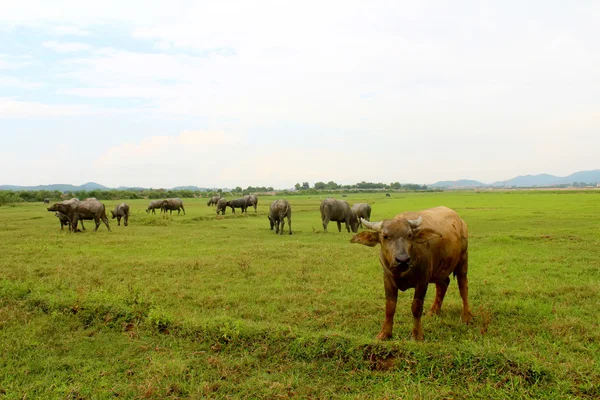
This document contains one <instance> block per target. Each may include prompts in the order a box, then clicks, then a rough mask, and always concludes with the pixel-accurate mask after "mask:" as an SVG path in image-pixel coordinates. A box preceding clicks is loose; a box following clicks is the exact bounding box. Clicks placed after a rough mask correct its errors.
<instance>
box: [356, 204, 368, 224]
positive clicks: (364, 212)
mask: <svg viewBox="0 0 600 400" xmlns="http://www.w3.org/2000/svg"><path fill="white" fill-rule="evenodd" d="M352 211H353V212H354V214H356V218H357V219H358V226H359V227H361V228H362V222H361V220H360V219H361V218H363V219H366V220H367V221H370V220H371V206H370V205H368V204H367V203H356V204H354V205H353V206H352Z"/></svg>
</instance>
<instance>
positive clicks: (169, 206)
mask: <svg viewBox="0 0 600 400" xmlns="http://www.w3.org/2000/svg"><path fill="white" fill-rule="evenodd" d="M161 209H162V210H163V211H164V212H165V213H166V212H167V211H170V212H171V215H173V210H177V215H179V214H180V213H181V211H183V215H185V208H183V201H181V199H178V198H175V199H166V200H163V202H162V206H161Z"/></svg>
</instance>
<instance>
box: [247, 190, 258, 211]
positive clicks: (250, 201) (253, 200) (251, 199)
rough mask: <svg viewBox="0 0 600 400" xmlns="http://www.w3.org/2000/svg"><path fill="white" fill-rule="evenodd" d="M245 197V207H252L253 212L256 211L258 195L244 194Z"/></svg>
mask: <svg viewBox="0 0 600 400" xmlns="http://www.w3.org/2000/svg"><path fill="white" fill-rule="evenodd" d="M244 199H246V207H247V208H250V207H254V212H256V206H258V197H257V196H256V195H255V194H249V195H248V196H244Z"/></svg>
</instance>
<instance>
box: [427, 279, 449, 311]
mask: <svg viewBox="0 0 600 400" xmlns="http://www.w3.org/2000/svg"><path fill="white" fill-rule="evenodd" d="M448 285H450V278H446V279H444V281H443V282H437V283H436V284H435V301H434V302H433V305H432V306H431V310H430V311H429V314H438V313H439V312H440V310H441V309H442V303H443V302H444V296H445V295H446V291H447V290H448Z"/></svg>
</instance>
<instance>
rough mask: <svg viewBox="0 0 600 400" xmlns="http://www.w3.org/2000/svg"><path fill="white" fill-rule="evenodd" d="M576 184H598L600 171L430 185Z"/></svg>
mask: <svg viewBox="0 0 600 400" xmlns="http://www.w3.org/2000/svg"><path fill="white" fill-rule="evenodd" d="M575 182H585V183H598V182H600V169H596V170H593V171H579V172H575V173H573V174H571V175H569V176H564V177H560V176H555V175H550V174H538V175H519V176H515V177H514V178H512V179H507V180H506V181H496V182H493V183H490V184H486V183H482V182H479V181H473V180H469V179H459V180H457V181H440V182H436V183H434V184H431V185H429V186H430V187H433V188H446V189H468V188H476V187H537V186H556V185H570V184H572V183H575Z"/></svg>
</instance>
